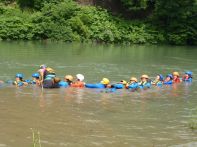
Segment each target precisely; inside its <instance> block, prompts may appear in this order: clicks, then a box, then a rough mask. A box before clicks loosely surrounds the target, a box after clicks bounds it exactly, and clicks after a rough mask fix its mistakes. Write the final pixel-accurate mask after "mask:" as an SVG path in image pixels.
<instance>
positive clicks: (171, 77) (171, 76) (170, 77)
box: [165, 74, 173, 82]
mask: <svg viewBox="0 0 197 147" xmlns="http://www.w3.org/2000/svg"><path fill="white" fill-rule="evenodd" d="M172 79H173V75H172V74H168V75H167V76H166V79H165V81H166V82H168V81H170V80H172Z"/></svg>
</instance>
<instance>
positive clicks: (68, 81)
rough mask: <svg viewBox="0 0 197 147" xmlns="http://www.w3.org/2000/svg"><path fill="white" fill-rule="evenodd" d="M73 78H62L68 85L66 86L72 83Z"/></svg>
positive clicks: (67, 76) (70, 76)
mask: <svg viewBox="0 0 197 147" xmlns="http://www.w3.org/2000/svg"><path fill="white" fill-rule="evenodd" d="M73 79H74V78H73V76H72V75H66V76H65V77H64V81H65V82H67V83H68V85H69V86H70V85H71V84H72V83H73Z"/></svg>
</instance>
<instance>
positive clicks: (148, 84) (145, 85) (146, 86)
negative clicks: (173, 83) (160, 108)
mask: <svg viewBox="0 0 197 147" xmlns="http://www.w3.org/2000/svg"><path fill="white" fill-rule="evenodd" d="M150 87H151V83H150V82H146V83H144V84H140V85H139V88H140V89H145V88H150Z"/></svg>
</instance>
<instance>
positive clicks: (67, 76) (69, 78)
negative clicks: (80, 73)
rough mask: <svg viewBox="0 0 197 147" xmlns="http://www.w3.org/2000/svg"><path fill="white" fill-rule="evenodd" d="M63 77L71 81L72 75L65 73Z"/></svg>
mask: <svg viewBox="0 0 197 147" xmlns="http://www.w3.org/2000/svg"><path fill="white" fill-rule="evenodd" d="M64 78H65V79H67V80H69V81H73V76H71V75H66V76H65V77H64Z"/></svg>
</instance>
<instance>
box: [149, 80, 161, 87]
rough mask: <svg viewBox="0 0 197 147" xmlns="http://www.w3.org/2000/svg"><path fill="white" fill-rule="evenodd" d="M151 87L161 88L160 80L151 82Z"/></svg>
mask: <svg viewBox="0 0 197 147" xmlns="http://www.w3.org/2000/svg"><path fill="white" fill-rule="evenodd" d="M151 84H152V85H156V86H162V85H163V82H162V81H160V80H154V81H152V82H151Z"/></svg>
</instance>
